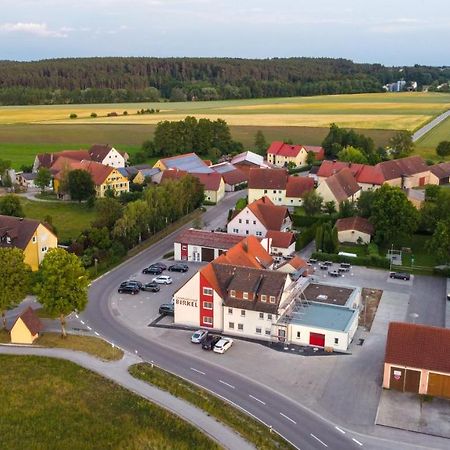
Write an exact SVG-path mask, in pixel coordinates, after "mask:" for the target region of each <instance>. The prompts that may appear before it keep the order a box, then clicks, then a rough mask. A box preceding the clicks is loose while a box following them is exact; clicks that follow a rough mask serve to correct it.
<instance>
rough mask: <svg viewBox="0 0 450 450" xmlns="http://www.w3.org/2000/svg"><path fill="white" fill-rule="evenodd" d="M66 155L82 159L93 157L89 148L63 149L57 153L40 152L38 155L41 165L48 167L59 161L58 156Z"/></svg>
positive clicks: (77, 159)
mask: <svg viewBox="0 0 450 450" xmlns="http://www.w3.org/2000/svg"><path fill="white" fill-rule="evenodd" d="M61 157H65V158H70V159H74V160H76V161H81V160H83V159H91V158H90V155H89V152H88V151H87V150H63V151H61V152H55V153H40V154H38V155H37V158H38V160H39V165H40V166H42V167H47V168H48V169H49V168H50V167H51V166H52V165H53V164H54V163H55V162H56V161H57V159H58V158H61Z"/></svg>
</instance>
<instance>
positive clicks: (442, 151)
mask: <svg viewBox="0 0 450 450" xmlns="http://www.w3.org/2000/svg"><path fill="white" fill-rule="evenodd" d="M436 154H437V155H438V156H442V157H443V158H445V157H446V156H449V155H450V141H441V142H439V144H438V146H437V147H436Z"/></svg>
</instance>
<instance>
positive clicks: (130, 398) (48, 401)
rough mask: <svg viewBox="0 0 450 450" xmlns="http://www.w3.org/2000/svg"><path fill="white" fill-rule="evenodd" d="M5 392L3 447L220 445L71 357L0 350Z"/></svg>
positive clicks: (179, 448)
mask: <svg viewBox="0 0 450 450" xmlns="http://www.w3.org/2000/svg"><path fill="white" fill-rule="evenodd" d="M0 398H1V399H2V413H1V414H0V430H1V445H2V448H4V449H18V448H29V449H33V450H41V449H42V450H44V449H50V448H61V449H67V450H72V449H74V450H75V449H80V448H83V449H84V450H91V449H92V450H93V449H102V450H107V449H111V450H115V449H131V450H138V449H174V450H190V449H199V450H203V449H205V450H209V449H212V450H213V449H214V450H215V449H218V448H219V447H218V445H216V444H215V443H214V442H213V441H211V440H210V439H209V438H207V437H206V436H205V435H203V434H202V433H201V432H200V431H198V430H197V429H196V428H195V427H193V426H192V425H190V424H188V423H186V422H184V421H182V420H181V419H179V418H178V417H176V416H174V415H173V414H171V413H169V412H167V411H165V410H163V409H162V408H160V407H158V406H156V405H154V404H152V403H150V402H148V401H146V400H144V399H142V398H140V397H138V396H137V395H135V394H132V393H131V392H129V391H127V390H126V389H124V388H122V387H120V386H118V385H116V384H114V383H113V382H111V381H109V380H106V379H104V378H102V377H100V376H99V375H97V374H95V373H93V372H90V371H88V370H86V369H83V368H81V367H79V366H77V365H76V364H73V363H71V362H68V361H63V360H58V359H54V358H45V357H36V356H6V355H0Z"/></svg>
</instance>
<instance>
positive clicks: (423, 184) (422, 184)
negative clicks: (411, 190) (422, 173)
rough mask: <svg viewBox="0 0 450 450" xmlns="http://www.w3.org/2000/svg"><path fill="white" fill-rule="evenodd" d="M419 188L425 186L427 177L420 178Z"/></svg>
mask: <svg viewBox="0 0 450 450" xmlns="http://www.w3.org/2000/svg"><path fill="white" fill-rule="evenodd" d="M419 186H425V177H420V178H419Z"/></svg>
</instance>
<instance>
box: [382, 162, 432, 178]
mask: <svg viewBox="0 0 450 450" xmlns="http://www.w3.org/2000/svg"><path fill="white" fill-rule="evenodd" d="M376 167H378V168H379V169H380V170H381V172H382V173H383V177H384V180H385V181H388V180H393V179H395V178H400V177H402V176H411V175H415V174H418V173H421V172H426V171H428V170H430V169H429V167H428V166H427V164H426V163H425V161H424V160H423V159H422V158H421V157H420V156H408V157H407V158H400V159H391V160H390V161H384V162H381V163H379V164H377V165H376Z"/></svg>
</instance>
